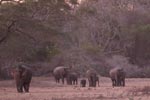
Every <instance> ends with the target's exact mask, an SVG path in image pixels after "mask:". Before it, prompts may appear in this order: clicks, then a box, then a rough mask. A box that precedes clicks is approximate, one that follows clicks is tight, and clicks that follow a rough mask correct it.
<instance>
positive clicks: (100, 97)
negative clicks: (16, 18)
mask: <svg viewBox="0 0 150 100" xmlns="http://www.w3.org/2000/svg"><path fill="white" fill-rule="evenodd" d="M149 91H150V79H140V78H139V79H138V78H137V79H135V78H133V79H126V86H125V87H115V88H113V87H112V86H111V80H110V79H109V78H105V77H102V78H101V79H100V87H96V88H89V87H85V88H81V87H79V85H77V86H68V85H62V84H61V83H60V84H56V83H55V81H54V79H53V78H49V77H34V78H33V80H32V82H31V87H30V92H29V93H17V91H16V87H15V82H14V81H13V80H9V81H0V100H150V94H149Z"/></svg>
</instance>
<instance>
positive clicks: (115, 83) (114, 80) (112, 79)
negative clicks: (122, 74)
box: [111, 79, 116, 87]
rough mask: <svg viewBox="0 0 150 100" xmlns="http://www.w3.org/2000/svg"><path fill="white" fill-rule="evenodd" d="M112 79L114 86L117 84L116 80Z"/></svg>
mask: <svg viewBox="0 0 150 100" xmlns="http://www.w3.org/2000/svg"><path fill="white" fill-rule="evenodd" d="M111 80H112V86H113V87H114V86H116V82H115V80H114V79H111Z"/></svg>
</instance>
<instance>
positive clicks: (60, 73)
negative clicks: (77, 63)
mask: <svg viewBox="0 0 150 100" xmlns="http://www.w3.org/2000/svg"><path fill="white" fill-rule="evenodd" d="M68 73H69V68H68V67H64V66H59V67H56V68H55V69H54V70H53V75H54V77H55V80H56V83H59V81H60V79H61V80H62V83H63V84H64V79H65V78H66V77H67V74H68Z"/></svg>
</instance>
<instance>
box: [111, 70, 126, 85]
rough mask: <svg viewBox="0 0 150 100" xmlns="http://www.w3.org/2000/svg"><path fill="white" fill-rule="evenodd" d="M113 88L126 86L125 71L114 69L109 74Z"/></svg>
mask: <svg viewBox="0 0 150 100" xmlns="http://www.w3.org/2000/svg"><path fill="white" fill-rule="evenodd" d="M109 74H110V78H111V80H112V86H113V87H114V86H125V71H124V70H123V68H113V69H111V70H110V72H109Z"/></svg>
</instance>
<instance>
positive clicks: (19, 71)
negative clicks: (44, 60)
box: [11, 65, 32, 93]
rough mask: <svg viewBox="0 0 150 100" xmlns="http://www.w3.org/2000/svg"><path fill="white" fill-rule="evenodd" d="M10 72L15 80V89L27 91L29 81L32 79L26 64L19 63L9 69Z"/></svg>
mask: <svg viewBox="0 0 150 100" xmlns="http://www.w3.org/2000/svg"><path fill="white" fill-rule="evenodd" d="M11 74H12V75H13V77H14V80H15V81H16V87H17V91H18V92H19V93H21V92H23V89H24V91H25V92H29V87H30V82H31V79H32V71H31V69H30V68H28V67H26V66H23V65H19V66H17V67H16V68H14V69H13V70H12V71H11Z"/></svg>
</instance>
